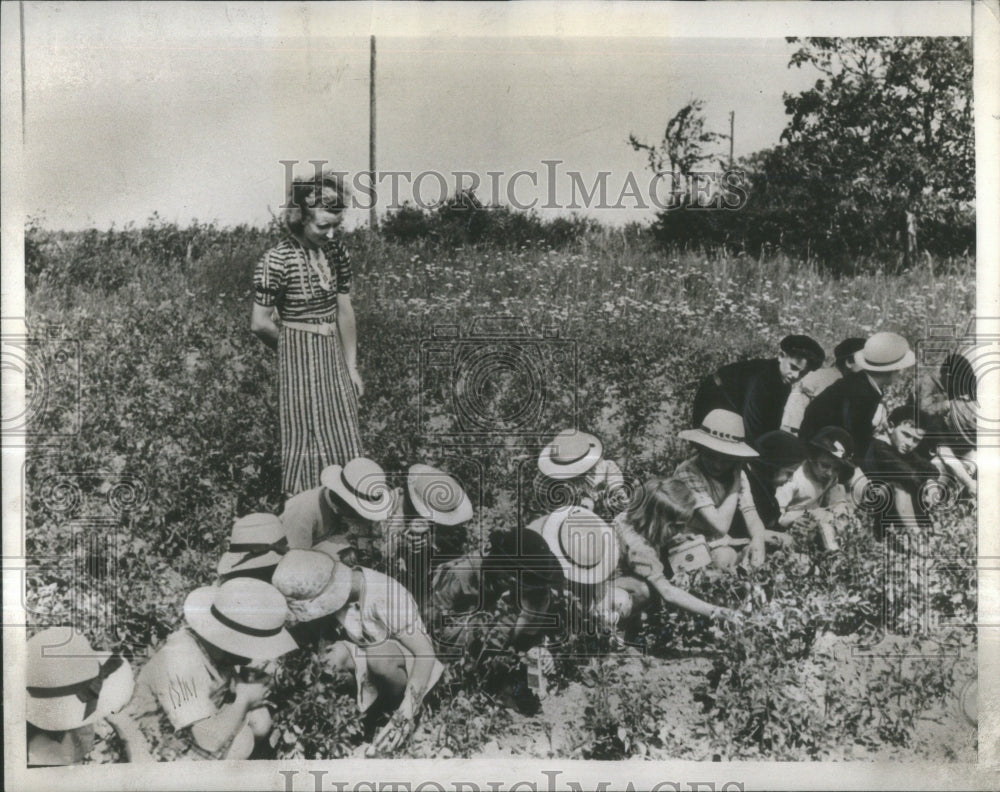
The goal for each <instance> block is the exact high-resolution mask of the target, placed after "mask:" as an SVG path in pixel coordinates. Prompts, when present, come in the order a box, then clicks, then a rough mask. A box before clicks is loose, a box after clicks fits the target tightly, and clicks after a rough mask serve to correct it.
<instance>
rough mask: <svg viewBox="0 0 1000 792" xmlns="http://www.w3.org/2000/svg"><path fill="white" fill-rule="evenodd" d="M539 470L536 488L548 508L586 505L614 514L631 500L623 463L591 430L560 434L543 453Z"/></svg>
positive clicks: (599, 512)
mask: <svg viewBox="0 0 1000 792" xmlns="http://www.w3.org/2000/svg"><path fill="white" fill-rule="evenodd" d="M538 471H539V476H538V478H537V479H536V482H535V490H536V493H537V494H538V496H539V499H540V500H542V501H543V503H544V504H545V505H546V511H547V512H548V511H551V509H552V508H554V507H563V506H583V507H584V508H585V509H590V510H591V511H593V512H596V513H598V514H602V515H603V514H607V515H609V516H610V515H611V514H616V513H617V512H619V511H620V510H621V509H623V508H625V506H626V505H627V504H628V491H627V488H626V484H625V477H624V476H623V475H622V471H621V467H619V466H618V464H617V463H616V462H614V461H613V460H611V459H607V458H605V457H604V446H603V444H602V443H601V441H600V440H599V439H598V438H597V437H595V436H594V435H592V434H588V433H587V432H579V431H575V430H573V429H566V430H564V431H562V432H560V433H559V434H558V435H556V436H555V437H554V438H553V440H552V442H551V443H549V444H548V445H547V446H545V448H543V449H542V451H541V453H540V454H539V456H538ZM567 489H568V491H569V492H568V494H566V493H565V492H564V490H567Z"/></svg>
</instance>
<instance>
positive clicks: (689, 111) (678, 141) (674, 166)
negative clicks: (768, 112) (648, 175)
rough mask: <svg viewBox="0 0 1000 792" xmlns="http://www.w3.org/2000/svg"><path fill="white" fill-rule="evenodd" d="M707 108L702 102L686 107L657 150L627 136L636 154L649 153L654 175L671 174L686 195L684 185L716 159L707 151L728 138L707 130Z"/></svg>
mask: <svg viewBox="0 0 1000 792" xmlns="http://www.w3.org/2000/svg"><path fill="white" fill-rule="evenodd" d="M704 108H705V103H704V102H703V101H702V100H701V99H692V100H691V101H689V102H688V103H687V104H685V105H684V106H683V107H682V108H681V109H680V110H678V111H677V112H676V113H675V114H674V116H673V117H672V118H671V119H670V120H669V121H668V122H667V128H666V129H665V130H664V131H663V139H662V140H661V141H660V142H659V144H657V145H655V146H651V145H649V144H648V143H642V142H641V141H639V139H638V138H636V136H635V135H634V134H629V136H628V142H629V145H630V146H632V148H633V149H634V150H636V151H644V152H646V159H647V162H648V164H649V169H650V170H651V171H653V173H671V174H673V176H674V178H677V179H678V183H677V184H675V185H674V186H675V189H676V190H678V191H680V192H686V190H684V188H685V185H686V183H687V180H688V179H690V177H691V174H692V172H694V170H695V168H697V167H698V166H699V165H701V164H702V163H703V162H708V161H709V160H711V159H712V158H713V157H716V156H717V154H715V153H714V152H712V151H711V150H709V149H708V148H707V147H709V146H711V145H713V144H714V143H716V142H718V141H719V140H722V139H724V138H727V137H728V136H727V135H723V134H721V133H719V132H711V131H709V130H708V129H706V128H705V114H704Z"/></svg>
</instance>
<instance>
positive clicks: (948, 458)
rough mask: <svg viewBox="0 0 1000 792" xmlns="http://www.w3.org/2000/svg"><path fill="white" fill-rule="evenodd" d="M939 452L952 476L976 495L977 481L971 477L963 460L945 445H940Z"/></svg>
mask: <svg viewBox="0 0 1000 792" xmlns="http://www.w3.org/2000/svg"><path fill="white" fill-rule="evenodd" d="M937 452H938V457H940V459H941V461H942V462H944V464H945V465H947V467H948V470H949V471H950V472H951V474H952V475H953V476H954V477H955V478H957V479H958V480H959V481H960V482H961V483H962V486H963V487H965V488H966V489H967V490H968V491H969V492H971V493H972V494H973V495H975V494H976V480H975V479H974V478H972V476H970V475H969V471H967V470H966V469H965V465H963V464H962V460H961V459H959V458H958V457H957V456H955V452H954V451H952V450H951V448H949V447H948V446H945V445H939V446H938V449H937Z"/></svg>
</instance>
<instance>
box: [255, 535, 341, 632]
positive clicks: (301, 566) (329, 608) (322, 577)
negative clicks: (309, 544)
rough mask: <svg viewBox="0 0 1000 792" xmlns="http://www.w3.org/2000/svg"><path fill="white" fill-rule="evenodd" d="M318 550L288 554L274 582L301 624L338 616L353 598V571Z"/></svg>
mask: <svg viewBox="0 0 1000 792" xmlns="http://www.w3.org/2000/svg"><path fill="white" fill-rule="evenodd" d="M319 548H320V545H317V547H316V548H315V549H313V550H289V551H288V555H286V556H285V557H284V558H282V559H281V563H279V564H278V568H277V569H275V570H274V575H273V577H272V578H271V579H272V581H273V583H274V586H275V588H277V589H278V591H280V592H281V593H282V594H283V595H284V597H285V599H286V600H287V604H288V610H289V612H290V613H291V615H292V618H293V619H294V620H295V621H298V622H307V621H313V620H314V619H321V618H323V617H324V616H329V615H330V614H333V613H336V612H337V611H339V610H340V609H341V608H343V607H344V605H346V604H347V600H348V599H349V598H350V596H351V581H352V576H353V570H352V569H351V567H349V566H347V564H344V563H341V562H340V561H339V560H338V559H336V558H334V557H333V555H331V554H329V553H327V552H324V551H323V550H322V549H319Z"/></svg>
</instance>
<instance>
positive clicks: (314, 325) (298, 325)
mask: <svg viewBox="0 0 1000 792" xmlns="http://www.w3.org/2000/svg"><path fill="white" fill-rule="evenodd" d="M331 318H333V317H331ZM281 326H282V327H285V328H288V329H289V330H301V331H302V332H303V333H313V334H315V335H321V336H331V335H333V334H334V333H336V332H337V325H336V324H335V323H334V322H330V321H327V320H323V319H320V320H311V321H304V322H282V323H281Z"/></svg>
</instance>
